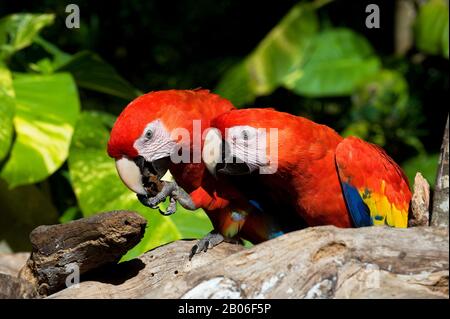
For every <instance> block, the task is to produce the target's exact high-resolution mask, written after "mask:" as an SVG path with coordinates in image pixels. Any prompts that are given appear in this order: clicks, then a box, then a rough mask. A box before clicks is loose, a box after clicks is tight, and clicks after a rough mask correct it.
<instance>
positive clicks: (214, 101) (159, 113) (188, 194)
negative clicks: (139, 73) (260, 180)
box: [108, 90, 282, 257]
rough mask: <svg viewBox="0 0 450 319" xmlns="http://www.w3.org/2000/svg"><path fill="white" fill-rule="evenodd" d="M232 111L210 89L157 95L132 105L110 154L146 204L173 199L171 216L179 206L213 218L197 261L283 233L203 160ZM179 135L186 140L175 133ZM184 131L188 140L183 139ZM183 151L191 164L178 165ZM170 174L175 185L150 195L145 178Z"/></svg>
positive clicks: (121, 121) (115, 134)
mask: <svg viewBox="0 0 450 319" xmlns="http://www.w3.org/2000/svg"><path fill="white" fill-rule="evenodd" d="M232 109H234V107H233V105H232V104H231V103H230V102H229V101H227V100H225V99H223V98H220V97H219V96H218V95H216V94H212V93H209V92H208V91H207V90H167V91H158V92H151V93H148V94H145V95H142V96H140V97H138V98H137V99H135V100H134V101H132V102H131V103H130V104H129V105H128V106H127V107H126V108H125V109H124V110H123V111H122V113H121V114H120V116H119V117H118V118H117V120H116V122H115V124H114V126H113V128H112V131H111V135H110V139H109V142H108V154H109V155H110V156H111V157H113V158H114V159H115V160H116V167H117V171H118V173H119V176H120V177H121V179H122V181H123V182H124V183H125V184H126V185H127V186H128V188H130V189H131V190H132V191H134V192H135V193H137V196H138V198H139V200H140V201H141V202H142V203H143V204H144V205H146V206H150V207H156V206H157V205H158V204H159V203H160V202H162V201H164V200H165V198H166V197H167V196H169V197H170V200H171V203H170V205H169V208H168V210H167V212H166V213H165V214H167V215H169V214H172V213H174V212H175V209H176V201H178V202H179V203H180V204H181V205H182V206H183V207H185V208H187V209H190V210H194V209H197V208H203V209H204V210H205V211H206V213H207V214H208V216H209V217H210V219H211V221H212V223H213V226H214V231H213V232H211V233H210V234H209V235H207V236H206V237H205V238H203V239H202V240H200V241H199V242H198V244H197V245H195V246H194V247H193V249H192V252H191V257H192V255H193V254H195V253H197V252H199V251H202V250H204V251H206V250H207V249H208V248H210V247H212V246H214V245H216V244H218V243H219V242H221V241H222V240H224V239H230V238H234V239H236V238H237V239H239V238H245V239H248V240H250V241H252V242H254V243H258V242H260V241H263V240H266V239H269V238H271V237H273V236H275V235H277V234H280V233H281V231H282V230H281V228H280V226H279V225H278V224H279V223H278V222H276V221H275V220H274V218H273V215H271V214H265V213H263V211H262V209H261V206H260V204H259V203H257V202H255V201H252V200H249V199H247V198H246V197H244V196H243V195H242V193H240V192H239V191H237V189H236V188H234V187H231V186H230V185H229V184H227V182H225V181H222V182H218V181H217V180H216V179H215V178H214V177H213V176H212V175H210V174H209V173H208V171H207V170H206V169H205V166H204V164H203V163H202V161H201V160H202V158H201V147H203V144H204V141H203V140H202V134H203V132H204V131H205V130H206V129H207V128H208V127H209V125H210V121H211V120H212V119H213V118H214V117H216V116H218V115H219V114H222V113H224V112H226V111H229V110H232ZM194 121H198V122H194ZM195 123H197V124H198V127H197V129H196V127H195V125H196V124H195ZM180 129H182V131H180ZM176 131H177V132H178V133H181V135H177V134H174V132H176ZM183 132H185V133H187V134H188V136H187V137H186V136H184V137H185V138H183V136H182V133H183ZM186 138H187V139H186ZM195 141H197V143H199V144H200V149H199V150H196V149H195V147H194V146H195ZM206 142H208V143H211V141H206ZM183 147H185V149H184V150H186V149H187V151H188V152H187V154H188V157H187V159H186V158H185V160H184V161H181V162H177V161H178V159H179V158H177V160H176V161H174V160H173V159H174V158H175V157H177V155H180V154H179V152H180V150H181V151H183ZM197 151H198V152H197ZM197 155H198V156H197ZM196 156H197V158H195V157H196ZM167 170H169V171H170V173H171V174H172V175H173V177H174V179H175V181H170V182H169V181H166V182H164V187H163V188H162V190H161V191H160V192H159V193H158V194H157V195H155V196H153V197H151V196H149V195H148V192H147V190H146V189H145V187H144V186H145V183H146V182H145V179H144V176H145V175H146V174H148V172H151V173H152V174H154V175H156V176H157V177H158V178H159V179H161V178H162V177H164V176H165V174H166V172H167Z"/></svg>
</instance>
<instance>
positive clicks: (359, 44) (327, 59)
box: [286, 28, 380, 97]
mask: <svg viewBox="0 0 450 319" xmlns="http://www.w3.org/2000/svg"><path fill="white" fill-rule="evenodd" d="M305 55H307V56H308V59H305V61H304V63H303V64H302V65H301V66H300V67H299V68H297V69H295V70H294V71H293V72H292V73H291V74H290V75H289V76H288V78H287V79H286V87H287V88H289V89H291V90H293V91H294V92H296V93H298V94H300V95H305V96H309V97H325V96H342V95H349V94H351V93H352V92H353V90H354V89H355V88H356V87H357V86H358V85H359V84H360V83H361V81H363V80H364V79H365V78H367V77H368V76H371V75H373V74H376V73H377V72H378V70H379V68H380V61H379V59H378V58H377V57H376V56H375V55H374V52H373V50H372V47H371V46H370V44H369V42H367V40H366V39H365V38H364V37H362V36H360V35H358V34H357V33H355V32H353V31H351V30H349V29H344V28H336V29H330V30H326V31H323V32H321V33H319V34H318V35H317V36H316V37H314V38H313V40H312V42H311V45H310V46H309V48H308V53H305Z"/></svg>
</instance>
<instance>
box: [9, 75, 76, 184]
mask: <svg viewBox="0 0 450 319" xmlns="http://www.w3.org/2000/svg"><path fill="white" fill-rule="evenodd" d="M13 86H14V91H15V93H16V97H15V104H16V114H15V116H14V128H15V132H16V134H17V137H16V139H15V142H14V144H13V147H12V150H11V155H10V157H9V159H8V161H7V162H6V164H5V166H4V167H3V170H2V172H1V174H0V176H1V177H2V178H4V179H5V180H6V181H7V182H8V184H9V185H10V187H15V186H18V185H24V184H31V183H35V182H38V181H42V180H43V179H45V178H47V177H48V176H50V175H51V174H52V173H54V172H55V171H56V170H57V169H58V168H59V167H60V166H61V165H62V163H63V162H64V161H65V160H66V158H67V155H68V150H69V145H70V140H71V137H72V133H73V128H74V125H75V122H76V120H77V117H78V113H79V109H80V104H79V100H78V93H77V89H76V86H75V83H74V81H73V79H72V77H71V76H70V75H69V74H64V73H60V74H53V75H19V74H15V75H14V79H13Z"/></svg>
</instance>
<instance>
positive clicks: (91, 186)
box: [69, 112, 212, 259]
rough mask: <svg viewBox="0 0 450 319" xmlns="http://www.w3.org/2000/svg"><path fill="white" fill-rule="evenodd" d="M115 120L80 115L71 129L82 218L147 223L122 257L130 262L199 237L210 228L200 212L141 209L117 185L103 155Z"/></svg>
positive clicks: (111, 166)
mask: <svg viewBox="0 0 450 319" xmlns="http://www.w3.org/2000/svg"><path fill="white" fill-rule="evenodd" d="M114 120H115V118H114V117H112V116H111V115H109V114H106V113H99V112H84V113H82V116H81V118H80V121H79V122H78V125H77V127H76V130H75V134H74V138H73V142H72V146H71V150H70V155H69V169H70V176H71V180H72V185H73V188H74V190H75V194H76V196H77V199H78V203H79V205H80V207H81V210H82V212H83V215H84V216H90V215H93V214H96V213H99V212H104V211H110V210H118V209H123V210H131V211H136V212H139V213H140V214H141V215H142V216H144V217H145V218H146V219H147V220H148V227H147V230H146V233H145V237H144V239H143V240H142V241H141V242H140V243H139V244H138V245H137V246H136V247H135V248H133V249H132V250H131V251H130V252H129V253H128V254H127V256H126V257H125V258H126V259H131V258H133V257H135V256H137V255H139V254H141V253H143V252H145V251H148V250H149V249H152V248H154V247H157V246H160V245H162V244H165V243H168V242H171V241H174V240H177V239H180V238H195V237H202V236H204V235H205V234H206V233H207V232H208V231H210V230H211V229H212V226H211V223H210V221H209V219H208V217H207V216H206V215H205V213H203V212H202V211H196V212H189V211H185V210H183V209H179V210H178V211H177V212H176V213H175V214H174V215H172V216H170V217H165V216H162V215H160V214H159V212H157V211H156V210H153V209H149V208H147V207H144V206H143V205H142V204H140V202H139V201H138V200H137V198H136V195H135V194H134V193H132V192H131V191H130V190H129V189H128V188H126V187H125V186H124V184H123V183H122V182H121V180H120V178H119V176H118V175H117V171H116V168H115V165H114V160H113V159H111V158H110V157H108V155H107V153H106V144H107V141H108V138H109V131H110V128H111V126H112V125H113V122H114Z"/></svg>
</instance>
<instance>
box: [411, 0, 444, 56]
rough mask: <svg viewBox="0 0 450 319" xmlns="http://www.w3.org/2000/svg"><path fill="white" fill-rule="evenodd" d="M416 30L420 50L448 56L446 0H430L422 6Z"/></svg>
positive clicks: (417, 44)
mask: <svg viewBox="0 0 450 319" xmlns="http://www.w3.org/2000/svg"><path fill="white" fill-rule="evenodd" d="M415 31H416V46H417V48H418V49H419V50H421V51H423V52H425V53H429V54H435V55H437V54H442V55H444V56H446V57H447V58H448V4H447V3H446V2H445V1H444V0H430V1H428V2H426V3H425V4H423V5H422V6H421V7H420V9H419V14H418V15H417V20H416V25H415Z"/></svg>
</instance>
